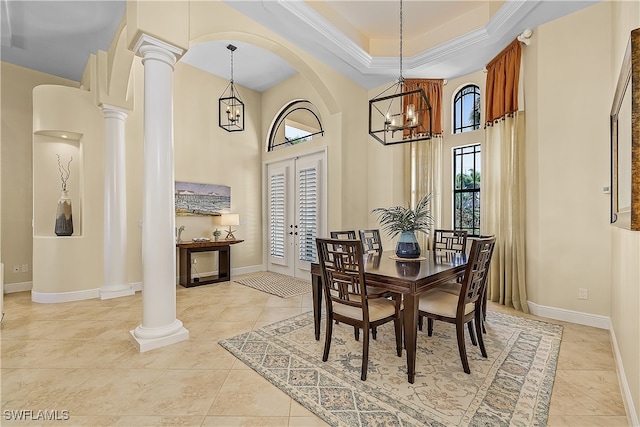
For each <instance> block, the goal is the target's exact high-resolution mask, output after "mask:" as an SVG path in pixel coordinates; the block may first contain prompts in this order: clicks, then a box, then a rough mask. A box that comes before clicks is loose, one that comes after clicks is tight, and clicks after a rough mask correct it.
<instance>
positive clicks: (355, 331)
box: [353, 326, 360, 341]
mask: <svg viewBox="0 0 640 427" xmlns="http://www.w3.org/2000/svg"><path fill="white" fill-rule="evenodd" d="M353 335H354V336H355V337H356V341H360V328H358V327H357V326H354V327H353Z"/></svg>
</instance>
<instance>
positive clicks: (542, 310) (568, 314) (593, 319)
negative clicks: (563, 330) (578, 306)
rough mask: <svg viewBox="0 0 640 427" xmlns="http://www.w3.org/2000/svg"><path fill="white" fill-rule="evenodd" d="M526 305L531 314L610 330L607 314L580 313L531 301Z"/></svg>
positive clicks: (609, 320)
mask: <svg viewBox="0 0 640 427" xmlns="http://www.w3.org/2000/svg"><path fill="white" fill-rule="evenodd" d="M527 305H528V306H529V311H530V312H531V314H535V315H536V316H540V317H548V318H549V319H555V320H563V321H565V322H571V323H577V324H579V325H585V326H593V327H594V328H600V329H607V330H611V319H610V318H609V317H607V316H600V315H598V314H589V313H582V312H580V311H573V310H566V309H564V308H557V307H548V306H545V305H539V304H536V303H534V302H531V301H527Z"/></svg>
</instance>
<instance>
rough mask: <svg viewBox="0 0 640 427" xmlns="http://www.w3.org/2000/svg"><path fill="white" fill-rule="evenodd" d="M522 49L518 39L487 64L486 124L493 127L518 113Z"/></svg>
mask: <svg viewBox="0 0 640 427" xmlns="http://www.w3.org/2000/svg"><path fill="white" fill-rule="evenodd" d="M521 58H522V48H521V46H520V42H519V41H518V40H517V39H516V40H514V41H513V42H511V44H510V45H509V46H507V47H506V48H504V50H503V51H502V52H500V53H499V54H498V56H496V57H495V58H494V59H493V60H492V61H491V62H489V63H488V64H487V86H486V89H485V118H486V119H485V122H486V125H487V126H491V125H492V124H493V122H495V121H496V120H499V119H500V118H502V117H504V116H507V115H512V114H513V113H515V112H516V111H518V85H519V84H520V60H521Z"/></svg>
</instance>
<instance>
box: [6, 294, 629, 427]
mask: <svg viewBox="0 0 640 427" xmlns="http://www.w3.org/2000/svg"><path fill="white" fill-rule="evenodd" d="M141 301H142V299H141V295H140V293H137V294H136V295H135V296H130V297H124V298H117V299H112V300H106V301H100V300H97V299H95V300H86V301H78V302H72V303H62V304H37V303H33V302H32V301H31V295H30V293H29V292H21V293H14V294H7V295H5V301H4V304H5V307H4V311H5V313H6V314H5V319H4V321H3V322H2V327H1V331H0V336H1V342H0V344H1V371H0V374H1V388H0V392H1V401H2V408H1V409H2V414H1V415H0V417H1V418H0V424H2V425H3V426H9V425H47V426H51V425H72V426H97V425H103V426H157V425H168V426H177V425H185V426H186V425H189V426H260V427H269V426H310V427H313V426H324V425H326V424H325V423H324V422H323V421H322V420H320V419H319V418H317V417H316V416H315V415H314V414H312V413H311V412H309V411H308V410H306V409H305V408H303V407H302V406H301V405H299V404H298V403H296V402H295V401H294V400H292V399H291V398H289V397H288V396H287V395H286V394H285V393H283V392H282V391H280V390H279V389H277V388H276V387H274V386H272V385H271V384H270V383H269V382H267V381H266V380H265V379H263V378H262V377H261V376H259V375H258V374H256V373H255V372H254V371H252V370H251V369H249V368H248V367H247V366H245V365H244V364H243V363H241V362H240V361H238V360H236V359H235V358H234V357H233V356H232V355H231V354H230V353H228V352H227V351H226V350H224V349H223V348H222V347H220V346H219V345H218V344H217V341H218V340H220V339H223V338H227V337H231V336H234V335H237V334H239V333H241V332H244V331H247V330H250V329H252V328H253V329H256V328H260V327H262V326H264V325H266V324H269V323H272V322H274V321H278V320H281V319H285V318H288V317H291V316H294V315H296V314H299V313H303V312H306V311H309V310H310V309H311V296H310V295H304V296H300V297H293V298H288V299H281V298H279V297H275V296H271V295H268V294H265V293H262V292H259V291H256V290H254V289H251V288H248V287H245V286H242V285H239V284H236V283H233V282H225V283H220V284H214V285H206V286H200V287H195V288H190V289H186V288H182V287H180V286H178V287H177V317H178V319H180V320H181V321H182V322H183V323H184V325H185V327H186V328H187V329H188V330H189V334H190V339H189V341H184V342H181V343H178V344H174V345H172V346H168V347H164V348H162V349H157V350H153V351H150V352H146V353H139V352H138V351H137V350H135V348H134V346H133V344H132V343H131V342H130V340H129V330H131V329H134V328H135V327H136V326H138V325H139V324H140V322H141V319H142V308H141V304H142V302H141ZM489 309H490V310H496V311H503V312H507V313H510V314H515V315H518V313H517V312H515V311H513V310H510V309H507V308H505V307H502V306H498V305H495V304H491V305H490V307H489ZM563 325H564V327H565V329H564V334H563V339H562V345H561V348H560V357H559V361H558V370H557V374H556V380H555V384H554V388H553V394H552V398H551V407H550V412H549V422H548V425H550V426H625V425H628V424H627V423H628V421H627V418H626V416H625V409H624V405H623V402H622V398H621V394H620V388H619V385H618V380H617V376H616V370H615V364H614V357H613V353H612V350H611V344H610V339H609V333H608V332H607V331H605V330H600V329H596V328H591V327H586V326H580V325H575V324H568V323H563ZM24 410H32V411H33V415H32V416H30V418H37V415H38V414H37V411H39V410H41V411H49V412H48V414H49V416H51V414H53V416H54V417H55V416H57V417H58V418H64V417H65V416H66V415H67V414H68V416H69V419H68V420H67V421H65V422H61V421H42V420H41V421H30V422H27V423H25V422H24V421H23V422H17V421H15V420H12V419H10V418H11V416H10V414H12V412H10V411H24ZM7 411H9V412H7ZM54 411H58V412H57V413H56V412H54ZM62 411H68V412H62ZM23 413H24V412H23ZM8 414H9V415H8Z"/></svg>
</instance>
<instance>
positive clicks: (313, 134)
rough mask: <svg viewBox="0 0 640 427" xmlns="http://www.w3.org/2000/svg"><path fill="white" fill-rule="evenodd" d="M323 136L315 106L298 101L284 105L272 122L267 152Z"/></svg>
mask: <svg viewBox="0 0 640 427" xmlns="http://www.w3.org/2000/svg"><path fill="white" fill-rule="evenodd" d="M323 135H324V129H323V128H322V122H321V121H320V114H319V113H318V109H317V108H316V106H315V105H313V104H312V103H311V102H309V101H305V100H303V99H299V100H296V101H293V102H291V103H289V104H288V105H286V106H285V107H284V108H283V109H282V110H281V111H280V114H278V117H276V119H275V120H274V122H273V126H272V127H271V132H270V133H269V147H268V148H267V151H274V150H277V149H280V148H282V147H290V146H292V145H296V144H301V143H303V142H306V141H311V140H312V139H313V138H318V137H321V136H323Z"/></svg>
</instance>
